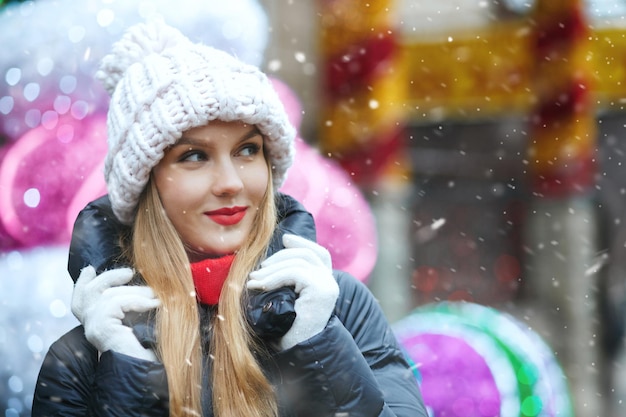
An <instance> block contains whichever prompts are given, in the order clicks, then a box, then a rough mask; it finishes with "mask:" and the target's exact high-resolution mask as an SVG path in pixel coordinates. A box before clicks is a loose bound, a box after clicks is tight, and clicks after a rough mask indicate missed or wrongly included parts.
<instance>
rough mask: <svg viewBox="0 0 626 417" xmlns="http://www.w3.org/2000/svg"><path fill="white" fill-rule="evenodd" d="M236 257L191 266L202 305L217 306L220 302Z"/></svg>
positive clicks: (214, 259)
mask: <svg viewBox="0 0 626 417" xmlns="http://www.w3.org/2000/svg"><path fill="white" fill-rule="evenodd" d="M234 259H235V255H234V254H232V255H226V256H223V257H221V258H207V259H205V260H203V261H200V262H194V263H192V264H191V275H192V276H193V282H194V284H195V286H196V297H197V298H198V301H200V302H201V303H202V304H208V305H215V304H217V303H218V302H219V300H220V294H221V293H222V287H223V286H224V281H226V277H228V272H229V271H230V266H231V265H232V264H233V260H234Z"/></svg>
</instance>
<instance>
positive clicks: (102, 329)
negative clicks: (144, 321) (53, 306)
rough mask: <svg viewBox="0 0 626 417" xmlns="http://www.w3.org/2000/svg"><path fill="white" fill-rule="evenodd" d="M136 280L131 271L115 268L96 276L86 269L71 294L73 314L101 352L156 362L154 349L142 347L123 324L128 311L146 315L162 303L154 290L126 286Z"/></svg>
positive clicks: (90, 340) (92, 269) (92, 270)
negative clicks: (110, 352)
mask: <svg viewBox="0 0 626 417" xmlns="http://www.w3.org/2000/svg"><path fill="white" fill-rule="evenodd" d="M132 277H133V271H132V270H131V269H129V268H119V269H112V270H110V271H105V272H103V273H101V274H100V275H97V276H96V271H95V269H94V268H93V267H92V266H88V267H86V268H84V269H83V270H82V271H81V273H80V276H79V277H78V280H76V285H75V286H74V293H73V294H72V313H74V315H75V316H76V318H77V319H78V320H79V321H80V322H81V323H82V324H83V326H84V327H85V337H86V338H87V340H88V341H89V342H90V343H91V344H92V345H94V346H95V347H96V349H98V351H100V352H101V353H102V352H106V351H108V350H112V351H114V352H118V353H123V354H125V355H128V356H133V357H136V358H139V359H144V360H149V361H156V356H155V354H154V352H153V351H152V350H151V349H146V348H144V347H143V346H141V343H139V340H137V337H135V335H134V334H133V330H132V329H131V328H130V327H128V326H124V325H123V324H122V319H123V318H124V314H125V313H126V312H129V311H136V312H145V311H148V310H152V309H153V308H156V307H158V306H159V305H160V304H161V302H160V300H159V299H158V298H156V297H155V295H154V292H153V291H152V288H150V287H148V286H145V285H144V286H140V285H124V284H127V283H128V282H129V281H130V280H131V279H132Z"/></svg>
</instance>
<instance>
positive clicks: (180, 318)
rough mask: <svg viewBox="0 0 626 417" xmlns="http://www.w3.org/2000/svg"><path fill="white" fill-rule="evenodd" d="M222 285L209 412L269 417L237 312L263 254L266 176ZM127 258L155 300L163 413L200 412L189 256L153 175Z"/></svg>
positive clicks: (252, 348) (267, 392)
mask: <svg viewBox="0 0 626 417" xmlns="http://www.w3.org/2000/svg"><path fill="white" fill-rule="evenodd" d="M268 171H270V180H269V181H268V184H269V185H268V189H267V191H266V194H265V196H264V198H263V200H262V202H261V206H260V208H259V210H258V212H257V214H256V218H255V221H254V222H253V227H252V230H251V231H250V233H249V235H248V237H247V238H246V240H245V242H244V244H243V245H242V247H241V248H240V249H239V251H238V252H237V255H236V256H235V260H234V262H233V265H232V267H231V270H230V273H229V274H228V278H227V279H226V282H225V284H224V287H223V289H222V293H221V296H220V302H219V304H218V311H217V314H216V316H215V317H214V318H213V323H212V327H213V332H212V336H211V355H210V358H211V359H209V360H213V363H212V366H211V367H212V382H213V384H212V388H213V411H214V414H215V415H216V416H218V417H235V416H237V417H238V416H242V417H243V416H246V417H248V416H250V417H275V416H276V415H277V414H278V411H277V401H276V395H275V393H274V390H273V387H272V385H271V384H270V382H269V381H268V380H267V378H266V376H265V375H264V373H263V370H262V369H261V367H260V365H259V364H258V362H257V356H258V355H259V354H261V353H263V352H264V349H263V348H262V347H261V346H259V345H257V343H256V341H255V338H254V337H253V336H252V333H251V331H250V329H249V326H248V324H247V321H246V316H245V307H244V303H245V299H246V291H244V289H245V285H246V280H247V278H248V274H249V273H250V272H251V271H252V270H253V269H254V268H255V267H256V266H257V264H258V262H259V261H260V260H261V259H262V258H263V257H264V256H265V255H266V252H267V247H268V245H269V242H270V239H271V237H272V233H273V231H274V228H275V226H276V207H275V202H274V192H273V188H272V181H271V169H270V168H269V166H268ZM131 251H132V254H131V256H132V260H133V263H134V266H135V268H136V269H137V270H138V271H139V272H140V273H141V274H142V276H143V278H144V280H145V281H146V283H147V284H148V285H149V286H150V287H152V289H153V290H154V291H155V293H156V294H157V296H158V297H159V298H160V299H161V303H162V304H161V307H160V308H159V309H157V311H156V323H157V324H156V326H157V335H158V336H157V340H158V343H157V345H158V349H157V350H158V351H157V355H158V356H159V357H160V359H161V361H162V362H163V364H164V366H165V370H166V372H167V379H168V389H169V399H170V415H171V416H182V415H202V398H201V397H202V387H201V384H202V369H203V366H202V360H203V359H202V348H201V345H200V320H199V314H198V306H197V301H196V298H195V288H194V283H193V278H192V276H191V270H190V266H189V259H188V257H187V253H186V252H185V248H184V246H183V243H182V241H181V239H180V237H179V235H178V233H177V232H176V229H175V228H174V226H173V225H172V223H171V222H170V220H169V218H168V217H167V215H166V214H165V210H164V208H163V205H162V203H161V200H160V198H159V195H158V191H157V189H156V185H155V184H154V181H153V180H150V181H149V183H148V185H147V186H146V189H145V190H144V193H143V194H142V196H141V199H140V202H139V205H138V211H137V216H136V221H135V224H134V227H133V235H132V242H131Z"/></svg>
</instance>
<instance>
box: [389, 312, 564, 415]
mask: <svg viewBox="0 0 626 417" xmlns="http://www.w3.org/2000/svg"><path fill="white" fill-rule="evenodd" d="M393 329H394V331H395V333H396V335H397V337H398V340H399V341H400V344H401V345H402V346H403V347H404V349H405V350H406V352H407V355H408V357H409V358H410V359H411V361H412V362H413V363H415V366H416V367H417V370H418V372H419V374H420V379H421V382H420V384H421V390H422V395H423V397H424V402H425V404H426V406H427V407H428V409H429V412H430V415H431V417H443V416H445V417H457V416H458V417H492V416H499V417H555V416H559V417H573V412H572V406H571V400H570V397H569V390H568V387H567V384H566V382H565V381H566V380H565V376H564V375H563V372H562V370H561V368H560V366H559V364H558V362H557V361H556V358H555V357H554V355H553V354H552V352H551V350H550V348H549V347H548V346H547V344H546V343H545V342H544V341H543V340H542V339H541V338H540V337H539V336H538V335H537V334H536V333H535V332H533V331H532V330H530V329H529V328H528V326H526V325H524V324H522V323H520V322H518V321H517V320H516V319H515V318H513V317H512V316H510V315H508V314H506V313H503V312H500V311H498V310H495V309H492V308H489V307H484V306H481V305H478V304H473V303H464V302H458V303H454V302H449V303H448V302H446V303H434V304H428V305H425V306H423V307H420V308H418V309H416V310H414V311H413V312H412V313H411V314H410V315H409V316H407V317H405V318H404V319H402V320H400V321H399V322H397V323H395V324H394V326H393Z"/></svg>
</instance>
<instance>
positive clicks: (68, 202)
mask: <svg viewBox="0 0 626 417" xmlns="http://www.w3.org/2000/svg"><path fill="white" fill-rule="evenodd" d="M47 126H48V127H45V126H44V125H39V126H38V127H36V128H33V129H31V130H29V131H28V132H27V133H25V134H24V135H23V136H22V137H20V138H19V139H18V140H17V141H16V142H15V143H13V144H12V145H11V146H10V147H9V148H8V150H7V151H6V153H5V155H4V158H3V159H2V162H1V164H0V221H1V222H2V225H3V227H4V229H5V230H6V231H7V233H8V234H9V235H10V236H11V237H12V238H13V239H15V240H16V241H17V242H18V243H19V244H20V245H21V246H24V247H31V246H39V245H50V244H62V243H67V242H69V237H70V235H69V232H68V231H69V230H70V227H69V226H68V221H69V220H68V207H70V209H71V210H75V208H74V207H75V205H76V204H79V202H76V196H77V192H78V191H79V190H80V189H81V186H82V185H83V184H84V182H85V179H86V178H90V177H94V178H95V177H97V176H98V175H99V176H100V177H101V176H102V171H101V161H102V160H103V158H104V155H105V153H106V137H105V133H106V120H105V117H104V115H101V114H96V115H90V116H87V117H85V118H83V119H81V120H78V119H76V118H74V117H71V116H67V115H66V116H63V117H59V119H58V121H57V122H56V123H55V124H54V125H53V126H51V125H47ZM94 171H98V174H94ZM103 182H104V180H103V179H102V183H103ZM78 195H80V198H81V199H82V201H81V202H80V203H83V202H84V203H83V205H84V204H86V203H87V202H88V201H90V200H93V199H95V198H97V197H98V196H100V195H102V186H101V184H94V181H91V182H90V186H89V190H88V191H85V192H82V193H79V194H78Z"/></svg>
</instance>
